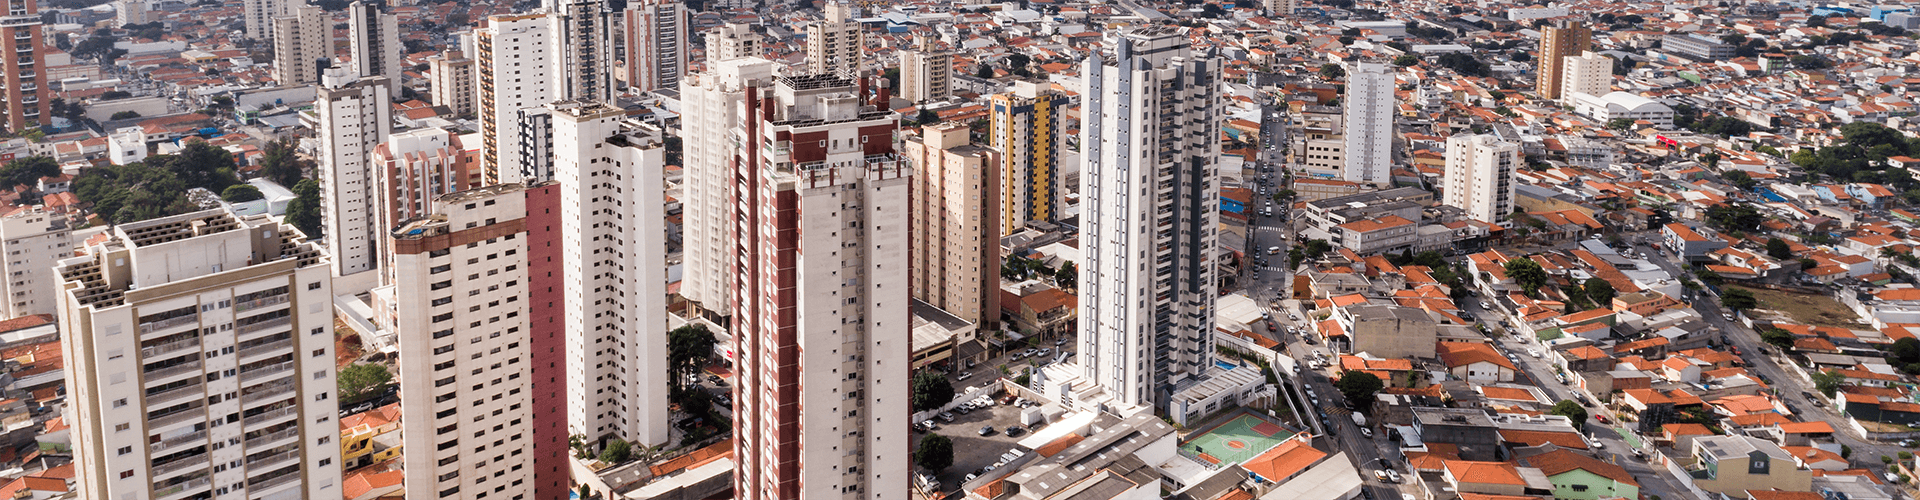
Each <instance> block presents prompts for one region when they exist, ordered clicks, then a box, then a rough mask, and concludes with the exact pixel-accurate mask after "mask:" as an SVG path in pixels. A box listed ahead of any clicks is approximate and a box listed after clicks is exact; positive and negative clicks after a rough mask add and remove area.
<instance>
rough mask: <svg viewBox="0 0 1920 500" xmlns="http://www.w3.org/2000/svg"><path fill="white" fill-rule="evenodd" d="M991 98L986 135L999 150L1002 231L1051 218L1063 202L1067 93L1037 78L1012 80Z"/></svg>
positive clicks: (1013, 230) (1012, 230) (1051, 219)
mask: <svg viewBox="0 0 1920 500" xmlns="http://www.w3.org/2000/svg"><path fill="white" fill-rule="evenodd" d="M990 100H991V104H990V108H991V110H990V115H989V118H988V119H989V123H990V125H989V126H990V127H991V129H990V130H989V131H988V133H987V135H988V137H989V143H990V144H991V146H992V147H993V148H994V149H995V150H998V151H999V152H1000V157H999V160H1000V166H999V170H1000V179H1001V184H1002V189H1001V194H1000V198H1001V199H1000V212H1001V214H1003V216H1002V217H1001V219H1000V234H1001V235H1002V236H1004V235H1008V234H1013V232H1015V231H1019V230H1020V229H1021V228H1025V227H1026V225H1027V221H1035V220H1038V221H1048V222H1052V221H1053V220H1055V219H1057V218H1058V217H1059V211H1060V209H1061V208H1062V207H1064V206H1065V205H1066V183H1065V182H1064V181H1063V180H1062V179H1061V167H1062V165H1061V164H1060V148H1062V147H1063V146H1064V145H1065V138H1066V136H1065V133H1066V127H1065V126H1064V125H1063V124H1064V123H1066V119H1067V117H1066V114H1065V110H1066V106H1067V103H1068V99H1067V96H1066V95H1065V94H1062V93H1060V92H1056V91H1053V90H1051V89H1050V88H1042V87H1041V84H1039V83H1036V82H1014V84H1013V91H1012V92H1008V93H1004V94H995V95H993V96H992V97H991V98H990Z"/></svg>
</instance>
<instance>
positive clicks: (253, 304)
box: [233, 294, 292, 313]
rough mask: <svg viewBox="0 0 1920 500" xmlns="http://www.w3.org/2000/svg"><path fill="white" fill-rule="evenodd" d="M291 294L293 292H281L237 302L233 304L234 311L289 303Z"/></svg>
mask: <svg viewBox="0 0 1920 500" xmlns="http://www.w3.org/2000/svg"><path fill="white" fill-rule="evenodd" d="M291 296H292V295H291V294H280V295H275V296H272V297H266V298H259V299H253V300H247V301H241V302H235V303H234V304H233V312H236V313H243V312H247V311H252V310H254V309H259V308H262V307H267V306H271V305H278V304H285V303H287V297H291Z"/></svg>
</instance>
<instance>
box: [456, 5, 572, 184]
mask: <svg viewBox="0 0 1920 500" xmlns="http://www.w3.org/2000/svg"><path fill="white" fill-rule="evenodd" d="M552 30H553V26H552V22H551V21H550V20H549V19H548V16H547V15H545V14H512V15H497V16H493V17H490V18H488V19H487V25H486V27H485V28H480V29H476V30H474V31H473V34H474V37H473V38H474V43H473V45H474V56H475V61H477V63H478V65H477V66H476V67H475V72H476V73H477V75H478V77H477V81H478V82H479V85H478V88H476V89H474V90H475V91H476V92H477V93H478V95H479V106H480V140H481V147H480V150H481V157H480V166H481V170H482V175H483V176H484V178H485V183H486V184H488V185H492V184H507V183H520V182H522V181H525V180H528V179H536V180H537V179H542V178H546V177H551V175H550V174H549V173H543V172H528V171H527V169H525V168H523V165H522V161H521V155H520V150H521V146H522V144H521V143H522V141H521V136H520V125H519V124H520V121H521V114H522V112H523V111H524V110H527V109H530V108H539V107H540V106H544V105H546V104H547V103H550V102H554V101H557V100H559V99H560V93H559V92H558V91H557V89H556V88H555V83H554V82H555V81H556V80H557V78H558V77H557V76H556V75H555V73H556V72H557V70H558V68H559V67H560V66H561V65H560V64H556V62H555V61H556V58H558V57H559V52H558V50H557V47H555V42H554V34H553V32H552Z"/></svg>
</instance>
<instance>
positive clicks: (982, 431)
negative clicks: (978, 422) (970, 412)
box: [980, 425, 1012, 436]
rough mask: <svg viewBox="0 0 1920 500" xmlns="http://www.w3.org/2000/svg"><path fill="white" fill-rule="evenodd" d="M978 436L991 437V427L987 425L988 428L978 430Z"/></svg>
mask: <svg viewBox="0 0 1920 500" xmlns="http://www.w3.org/2000/svg"><path fill="white" fill-rule="evenodd" d="M1008 430H1012V429H1008ZM980 435H982V436H992V435H993V426H991V425H989V426H986V427H981V428H980Z"/></svg>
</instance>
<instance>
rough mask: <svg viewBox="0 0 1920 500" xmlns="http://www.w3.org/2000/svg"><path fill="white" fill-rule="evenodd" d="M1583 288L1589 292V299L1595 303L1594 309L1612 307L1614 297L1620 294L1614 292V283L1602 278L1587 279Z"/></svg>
mask: <svg viewBox="0 0 1920 500" xmlns="http://www.w3.org/2000/svg"><path fill="white" fill-rule="evenodd" d="M1582 288H1584V289H1585V291H1586V292H1587V299H1588V300H1592V301H1593V305H1594V307H1600V308H1607V307H1611V306H1612V304H1613V297H1614V295H1616V294H1617V293H1618V292H1615V291H1614V289H1613V283H1611V282H1608V281H1607V280H1603V279H1600V278H1587V282H1586V284H1585V286H1583V287H1582Z"/></svg>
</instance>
